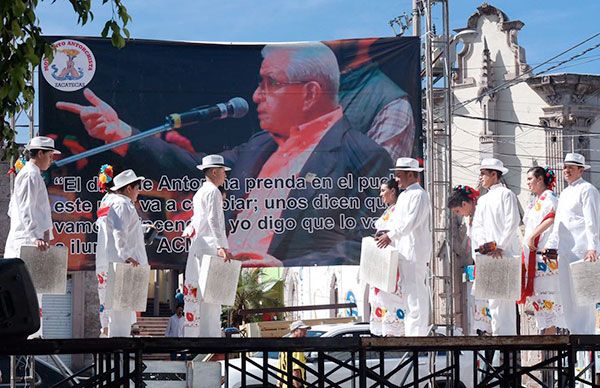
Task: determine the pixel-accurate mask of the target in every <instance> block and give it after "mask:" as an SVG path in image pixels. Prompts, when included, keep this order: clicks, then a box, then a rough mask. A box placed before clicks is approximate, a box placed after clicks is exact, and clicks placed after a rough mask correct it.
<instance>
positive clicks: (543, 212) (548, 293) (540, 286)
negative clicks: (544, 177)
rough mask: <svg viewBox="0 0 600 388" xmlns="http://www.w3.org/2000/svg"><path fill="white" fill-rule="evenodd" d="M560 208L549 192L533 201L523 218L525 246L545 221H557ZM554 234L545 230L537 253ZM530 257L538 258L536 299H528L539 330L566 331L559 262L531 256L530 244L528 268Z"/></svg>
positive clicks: (550, 191)
mask: <svg viewBox="0 0 600 388" xmlns="http://www.w3.org/2000/svg"><path fill="white" fill-rule="evenodd" d="M557 204H558V198H557V197H556V194H554V192H553V191H552V190H546V191H544V192H543V193H542V194H541V195H540V196H539V197H536V198H534V200H533V201H532V202H531V204H530V205H529V207H528V209H527V211H526V212H525V216H524V217H523V223H524V224H525V239H524V242H527V241H529V237H530V236H531V234H532V233H533V231H534V230H535V229H536V228H537V227H538V226H539V225H540V224H541V223H542V222H543V221H544V220H546V219H549V218H554V215H555V212H556V207H557ZM551 231H552V227H550V228H548V229H546V230H545V231H544V232H543V233H542V234H541V235H540V236H539V237H538V240H537V241H538V243H537V247H538V249H537V250H540V249H541V247H544V246H545V245H546V242H547V241H548V237H549V235H550V233H551ZM530 255H535V259H536V267H535V268H536V269H535V276H534V278H533V295H532V296H529V297H528V300H529V301H530V302H531V304H532V305H533V313H534V317H535V322H536V326H537V328H538V329H539V330H543V329H546V328H549V327H552V326H556V327H565V321H564V317H563V308H562V303H561V300H560V282H559V276H558V261H544V259H543V258H542V255H538V254H535V253H532V252H530V250H529V247H528V246H527V244H523V257H524V258H525V268H527V267H528V265H527V263H528V260H529V257H530ZM532 257H533V256H532ZM528 275H529V274H528Z"/></svg>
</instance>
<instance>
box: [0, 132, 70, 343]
mask: <svg viewBox="0 0 600 388" xmlns="http://www.w3.org/2000/svg"><path fill="white" fill-rule="evenodd" d="M25 148H26V149H27V151H29V160H28V161H27V163H25V165H24V166H23V167H22V168H21V170H20V171H19V172H18V174H17V177H16V178H15V185H14V188H13V191H12V195H11V197H10V203H9V205H8V216H9V217H10V230H9V232H8V236H7V238H6V245H5V246H4V257H5V258H7V259H14V258H20V257H21V246H22V245H36V246H37V248H38V249H39V250H41V251H45V250H47V249H48V248H49V247H50V241H51V240H52V239H53V235H52V213H51V211H50V200H49V199H48V191H47V190H46V184H45V183H44V178H42V172H44V171H46V170H47V169H48V168H49V167H50V165H51V164H52V160H53V159H54V155H57V154H60V151H58V150H57V149H56V148H54V140H52V139H51V138H49V137H45V136H36V137H34V138H32V139H31V140H30V141H29V143H28V144H27V146H26V147H25ZM37 299H38V305H39V308H40V329H39V330H38V331H37V332H35V333H34V334H32V335H31V336H29V338H34V337H41V335H42V294H37Z"/></svg>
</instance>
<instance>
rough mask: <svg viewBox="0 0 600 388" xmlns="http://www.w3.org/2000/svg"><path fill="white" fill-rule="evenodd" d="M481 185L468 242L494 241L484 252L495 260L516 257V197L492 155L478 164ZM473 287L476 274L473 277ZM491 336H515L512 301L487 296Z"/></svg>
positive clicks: (519, 254)
mask: <svg viewBox="0 0 600 388" xmlns="http://www.w3.org/2000/svg"><path fill="white" fill-rule="evenodd" d="M479 171H480V172H479V179H480V182H481V185H482V186H483V187H484V188H485V189H487V190H488V192H487V194H485V195H482V196H481V197H480V198H479V201H478V202H477V207H476V209H475V215H474V216H473V225H472V230H471V233H472V238H473V240H472V244H473V245H474V246H476V247H479V246H482V245H484V244H486V243H490V242H494V243H496V249H495V250H493V251H491V252H489V253H488V255H490V256H492V257H495V258H497V259H499V260H520V259H517V258H515V256H518V257H519V258H520V256H521V246H520V242H519V224H520V222H521V216H520V215H519V208H518V202H517V196H516V195H515V193H513V192H512V191H510V190H509V189H508V188H506V187H505V186H504V185H503V184H502V183H500V178H501V177H502V175H503V174H506V173H507V172H508V169H507V168H506V167H504V164H503V163H502V162H501V161H500V160H498V159H494V158H486V159H483V160H482V161H481V165H480V166H479ZM475 287H477V276H476V277H475ZM488 302H489V312H490V316H491V320H492V335H516V334H517V311H516V307H515V304H516V301H510V300H498V299H489V301H488Z"/></svg>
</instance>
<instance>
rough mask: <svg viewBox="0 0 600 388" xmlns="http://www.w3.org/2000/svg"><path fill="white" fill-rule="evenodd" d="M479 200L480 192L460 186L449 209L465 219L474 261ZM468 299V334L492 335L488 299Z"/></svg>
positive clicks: (450, 199) (470, 251) (469, 297)
mask: <svg viewBox="0 0 600 388" xmlns="http://www.w3.org/2000/svg"><path fill="white" fill-rule="evenodd" d="M478 199H479V191H477V190H475V189H474V188H472V187H470V186H464V185H458V186H456V187H454V189H453V190H452V194H451V195H450V198H448V207H449V208H450V210H451V211H452V213H454V214H455V215H456V216H458V217H462V218H463V219H465V226H466V229H467V233H466V234H467V239H468V247H469V252H468V255H469V257H471V259H473V258H474V257H475V255H474V253H475V252H474V249H475V248H476V247H474V246H473V245H472V241H473V235H472V232H473V229H472V228H471V226H472V222H473V216H474V215H475V209H476V207H477V200H478ZM467 268H468V269H473V268H474V266H473V265H470V266H467ZM467 272H468V273H467V275H468V277H469V280H470V282H472V281H473V279H472V278H471V275H474V270H473V271H467ZM467 299H468V311H469V314H468V316H467V319H468V321H469V322H468V327H469V329H468V332H469V333H470V334H480V333H491V332H492V317H491V315H490V310H489V306H488V301H487V299H475V298H474V297H473V296H472V295H471V293H470V292H469V293H468V294H467Z"/></svg>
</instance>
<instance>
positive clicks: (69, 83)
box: [42, 39, 96, 92]
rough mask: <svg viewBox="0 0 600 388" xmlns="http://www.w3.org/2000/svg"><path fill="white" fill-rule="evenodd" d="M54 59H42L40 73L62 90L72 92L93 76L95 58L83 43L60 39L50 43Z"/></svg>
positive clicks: (88, 81)
mask: <svg viewBox="0 0 600 388" xmlns="http://www.w3.org/2000/svg"><path fill="white" fill-rule="evenodd" d="M52 48H53V49H54V59H53V61H52V62H49V61H48V58H46V57H44V58H43V59H42V73H43V74H44V78H45V79H46V81H48V83H49V84H50V85H51V86H52V87H53V88H55V89H58V90H61V91H63V92H74V91H76V90H79V89H81V88H84V87H85V86H86V85H87V84H89V83H90V81H91V80H92V78H94V73H95V72H96V58H94V54H93V53H92V50H90V48H89V47H88V46H86V45H85V44H83V43H81V42H79V41H77V40H73V39H62V40H58V41H56V42H54V43H53V44H52Z"/></svg>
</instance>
